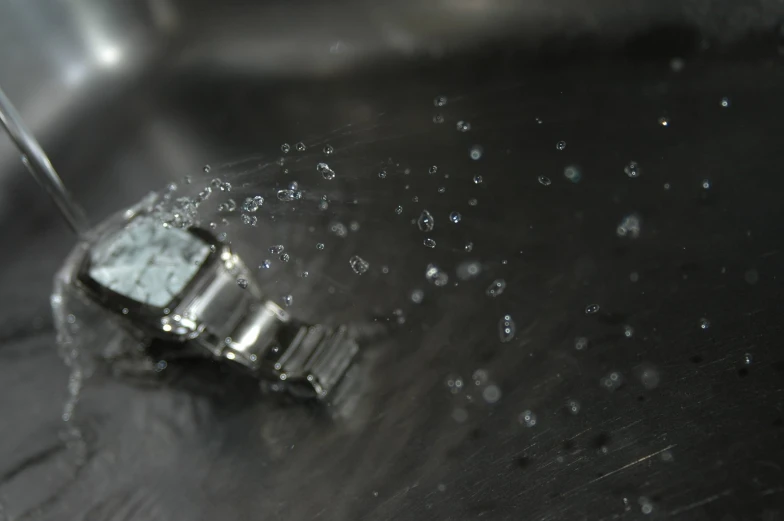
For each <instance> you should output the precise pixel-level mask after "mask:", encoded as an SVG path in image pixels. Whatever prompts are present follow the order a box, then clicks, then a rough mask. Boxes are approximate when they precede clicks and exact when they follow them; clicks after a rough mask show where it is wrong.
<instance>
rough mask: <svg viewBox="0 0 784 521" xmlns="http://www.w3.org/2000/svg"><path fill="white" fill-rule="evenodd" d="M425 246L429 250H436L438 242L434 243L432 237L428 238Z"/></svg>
mask: <svg viewBox="0 0 784 521" xmlns="http://www.w3.org/2000/svg"><path fill="white" fill-rule="evenodd" d="M424 245H425V246H427V247H428V248H435V247H436V241H434V240H433V239H431V238H430V237H427V238H425V241H424Z"/></svg>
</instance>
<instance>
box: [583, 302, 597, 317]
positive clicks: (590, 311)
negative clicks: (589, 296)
mask: <svg viewBox="0 0 784 521" xmlns="http://www.w3.org/2000/svg"><path fill="white" fill-rule="evenodd" d="M600 309H601V306H599V304H588V305H587V306H585V314H586V315H595V314H596V313H598V312H599V310H600Z"/></svg>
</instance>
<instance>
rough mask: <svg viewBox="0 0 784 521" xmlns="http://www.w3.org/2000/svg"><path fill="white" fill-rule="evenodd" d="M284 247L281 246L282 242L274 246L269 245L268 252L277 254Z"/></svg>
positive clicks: (281, 251)
mask: <svg viewBox="0 0 784 521" xmlns="http://www.w3.org/2000/svg"><path fill="white" fill-rule="evenodd" d="M285 249H286V247H285V246H283V245H282V244H276V245H275V246H270V249H269V252H270V253H271V254H273V255H279V254H281V253H283V250H285Z"/></svg>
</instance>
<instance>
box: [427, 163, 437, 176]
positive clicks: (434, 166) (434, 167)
mask: <svg viewBox="0 0 784 521" xmlns="http://www.w3.org/2000/svg"><path fill="white" fill-rule="evenodd" d="M436 172H438V165H433V166H431V167H430V168H428V169H427V173H428V174H431V175H432V174H435V173H436Z"/></svg>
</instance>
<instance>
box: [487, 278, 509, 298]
mask: <svg viewBox="0 0 784 521" xmlns="http://www.w3.org/2000/svg"><path fill="white" fill-rule="evenodd" d="M505 289H506V281H505V280H504V279H496V280H494V281H493V282H492V284H490V286H489V287H488V288H487V290H486V291H485V293H486V294H487V296H488V297H498V296H500V295H501V294H502V293H503V292H504V290H505Z"/></svg>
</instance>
